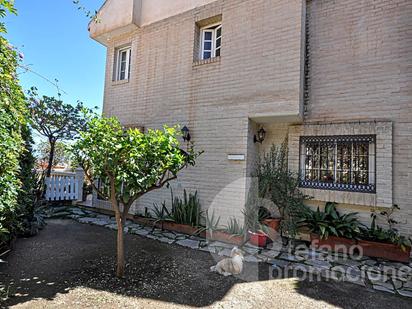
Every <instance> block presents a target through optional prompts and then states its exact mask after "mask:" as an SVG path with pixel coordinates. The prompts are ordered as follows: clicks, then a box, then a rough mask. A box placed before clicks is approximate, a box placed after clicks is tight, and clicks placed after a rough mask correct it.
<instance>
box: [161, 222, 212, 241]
mask: <svg viewBox="0 0 412 309" xmlns="http://www.w3.org/2000/svg"><path fill="white" fill-rule="evenodd" d="M156 227H157V228H163V229H165V230H168V231H173V232H178V233H182V234H186V235H195V234H199V236H200V237H203V238H204V237H205V232H201V233H199V228H198V227H193V226H191V225H187V224H179V223H174V222H168V221H164V222H157V223H156Z"/></svg>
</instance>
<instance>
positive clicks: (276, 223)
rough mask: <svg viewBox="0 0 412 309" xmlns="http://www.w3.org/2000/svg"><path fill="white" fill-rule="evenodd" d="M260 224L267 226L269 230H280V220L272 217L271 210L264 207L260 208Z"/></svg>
mask: <svg viewBox="0 0 412 309" xmlns="http://www.w3.org/2000/svg"><path fill="white" fill-rule="evenodd" d="M259 222H260V223H262V224H263V225H266V226H267V227H268V228H270V229H272V230H274V231H279V229H280V222H281V219H280V218H276V217H272V215H271V213H270V212H269V210H267V209H266V208H264V207H260V208H259Z"/></svg>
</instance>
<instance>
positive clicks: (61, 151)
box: [36, 141, 70, 167]
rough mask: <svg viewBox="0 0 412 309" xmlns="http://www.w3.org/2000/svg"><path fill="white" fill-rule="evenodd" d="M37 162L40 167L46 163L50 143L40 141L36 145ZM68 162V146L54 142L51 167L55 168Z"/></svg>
mask: <svg viewBox="0 0 412 309" xmlns="http://www.w3.org/2000/svg"><path fill="white" fill-rule="evenodd" d="M36 157H37V162H38V163H39V164H40V165H42V164H43V163H44V162H48V160H49V157H50V143H49V142H47V141H42V142H40V143H39V144H38V146H37V149H36ZM69 161H70V154H69V151H68V145H66V144H65V143H63V142H59V141H57V142H56V145H55V147H54V155H53V163H52V167H56V166H57V165H59V164H65V163H68V162H69Z"/></svg>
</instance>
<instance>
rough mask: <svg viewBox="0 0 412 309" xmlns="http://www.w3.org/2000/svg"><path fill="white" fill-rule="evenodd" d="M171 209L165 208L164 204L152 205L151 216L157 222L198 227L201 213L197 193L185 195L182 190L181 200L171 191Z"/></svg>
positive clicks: (184, 191)
mask: <svg viewBox="0 0 412 309" xmlns="http://www.w3.org/2000/svg"><path fill="white" fill-rule="evenodd" d="M171 200H172V207H171V209H170V210H169V209H168V208H167V206H166V202H163V203H162V204H161V206H158V205H156V204H155V205H154V207H153V214H154V216H155V218H156V219H157V220H159V221H172V222H175V223H179V224H188V225H191V226H194V227H198V226H200V219H201V217H202V214H203V211H202V210H201V205H200V201H199V198H198V196H197V191H196V192H195V193H194V194H193V193H189V194H187V192H186V190H183V198H180V197H177V196H174V195H173V191H172V190H171Z"/></svg>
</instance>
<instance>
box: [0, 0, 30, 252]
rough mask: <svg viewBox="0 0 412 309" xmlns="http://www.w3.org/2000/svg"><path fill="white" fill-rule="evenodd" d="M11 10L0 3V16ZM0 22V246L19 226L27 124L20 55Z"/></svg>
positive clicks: (13, 11)
mask: <svg viewBox="0 0 412 309" xmlns="http://www.w3.org/2000/svg"><path fill="white" fill-rule="evenodd" d="M6 11H9V12H12V13H15V9H14V7H13V3H12V2H10V1H1V2H0V18H1V17H4V16H5V13H6ZM2 32H5V26H4V24H3V23H0V245H1V244H2V243H5V242H8V241H9V240H10V238H11V237H12V235H13V234H14V233H16V232H17V230H18V225H19V221H18V219H19V211H18V203H17V199H18V195H19V192H20V185H21V179H19V170H20V164H19V159H20V157H21V154H22V153H23V151H24V140H23V138H22V130H23V128H25V127H26V125H27V117H28V113H27V105H26V101H25V97H24V94H23V91H22V89H21V87H20V85H19V81H18V79H17V74H16V68H17V66H18V63H19V58H20V57H22V56H21V55H19V54H18V53H17V51H16V50H15V49H14V48H13V47H12V46H11V45H10V44H9V43H8V41H7V40H6V39H5V38H4V37H3V36H2V35H1V33H2Z"/></svg>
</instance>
